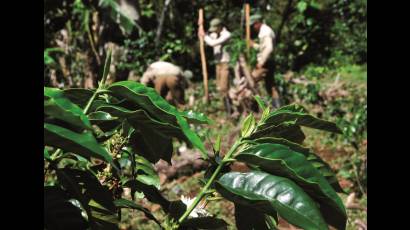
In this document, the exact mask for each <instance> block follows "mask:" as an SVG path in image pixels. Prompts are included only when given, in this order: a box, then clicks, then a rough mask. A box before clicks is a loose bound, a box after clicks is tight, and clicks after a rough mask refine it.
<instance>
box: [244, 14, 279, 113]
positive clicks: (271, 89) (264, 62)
mask: <svg viewBox="0 0 410 230" xmlns="http://www.w3.org/2000/svg"><path fill="white" fill-rule="evenodd" d="M250 25H251V26H252V29H253V31H255V32H256V33H257V34H258V40H259V43H255V42H251V46H252V47H253V48H255V49H257V50H258V54H257V64H256V68H255V69H254V70H253V71H252V77H253V78H255V80H256V81H260V80H261V79H264V80H265V89H266V91H267V92H268V94H269V95H270V96H271V97H272V106H273V107H274V108H278V107H280V106H281V105H280V99H279V93H278V91H277V90H276V88H275V77H274V74H275V61H274V58H273V55H272V53H273V51H274V41H275V33H274V32H273V30H272V28H271V27H269V26H268V25H266V24H265V23H264V22H263V18H262V15H260V14H255V15H252V16H251V17H250Z"/></svg>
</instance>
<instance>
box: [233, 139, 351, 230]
mask: <svg viewBox="0 0 410 230" xmlns="http://www.w3.org/2000/svg"><path fill="white" fill-rule="evenodd" d="M235 158H236V159H237V160H239V161H242V162H246V163H249V164H252V165H256V166H258V167H259V168H260V169H261V170H263V171H265V172H269V173H272V174H275V175H279V176H283V177H286V178H290V179H292V180H293V181H294V182H295V183H296V184H298V185H299V186H300V187H302V188H303V189H304V190H305V192H306V193H307V194H309V195H310V196H311V197H312V198H314V199H315V200H316V201H317V202H318V203H319V204H320V210H321V212H322V214H323V216H324V218H325V220H326V221H327V222H328V223H329V224H330V225H332V226H335V227H336V228H338V229H344V228H345V227H346V219H347V216H346V210H345V208H344V205H343V202H342V200H341V199H340V198H339V196H338V195H337V194H336V192H335V191H334V190H333V188H332V187H331V186H330V184H329V183H328V182H327V180H326V179H325V178H324V177H323V176H322V175H321V173H320V172H319V171H318V170H317V169H316V168H315V167H314V166H313V165H312V164H311V163H310V162H309V161H308V160H307V159H306V157H305V156H304V155H303V154H302V153H298V152H295V151H293V150H291V149H290V148H289V147H287V146H284V145H280V144H260V145H256V146H252V147H250V148H247V149H245V150H244V151H242V152H240V153H239V154H237V155H236V156H235Z"/></svg>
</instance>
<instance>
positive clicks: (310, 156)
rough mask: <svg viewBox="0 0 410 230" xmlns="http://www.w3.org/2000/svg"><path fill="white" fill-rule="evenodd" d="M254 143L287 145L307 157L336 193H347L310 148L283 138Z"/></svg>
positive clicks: (328, 166) (272, 138) (264, 139)
mask: <svg viewBox="0 0 410 230" xmlns="http://www.w3.org/2000/svg"><path fill="white" fill-rule="evenodd" d="M254 141H255V142H256V143H259V144H263V143H271V144H281V145H286V146H288V147H289V148H290V149H292V150H293V151H295V152H299V153H302V154H303V155H305V157H306V158H307V160H308V161H309V162H310V163H311V164H312V165H313V167H315V168H316V169H317V170H319V171H320V173H321V174H322V176H324V177H325V178H326V180H327V182H329V184H330V185H331V186H332V187H333V189H334V190H335V191H336V192H340V193H345V191H343V189H342V188H341V187H340V185H339V181H338V180H337V177H336V173H335V172H334V171H333V170H332V168H331V167H330V165H329V164H328V163H326V162H325V161H323V160H322V159H321V158H320V157H319V156H317V155H316V154H314V153H313V152H311V151H310V150H309V148H305V147H303V146H301V145H299V144H296V143H293V142H291V141H288V140H286V139H283V138H274V137H262V138H259V139H256V140H254Z"/></svg>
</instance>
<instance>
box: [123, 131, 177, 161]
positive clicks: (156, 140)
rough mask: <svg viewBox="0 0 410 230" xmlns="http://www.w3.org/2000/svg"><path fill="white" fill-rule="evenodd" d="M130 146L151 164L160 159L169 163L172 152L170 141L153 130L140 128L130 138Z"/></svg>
mask: <svg viewBox="0 0 410 230" xmlns="http://www.w3.org/2000/svg"><path fill="white" fill-rule="evenodd" d="M129 142H130V145H131V147H132V149H133V150H134V152H136V153H138V154H140V155H141V156H143V157H145V158H146V159H148V160H149V161H150V162H152V163H154V164H155V163H157V162H158V161H159V160H160V159H163V160H165V161H167V162H168V163H171V157H172V152H173V147H172V139H171V138H169V137H165V136H163V135H161V134H159V133H158V132H156V131H155V130H153V129H150V128H144V127H143V126H141V127H140V128H139V130H135V131H134V132H133V133H132V134H131V136H130V141H129Z"/></svg>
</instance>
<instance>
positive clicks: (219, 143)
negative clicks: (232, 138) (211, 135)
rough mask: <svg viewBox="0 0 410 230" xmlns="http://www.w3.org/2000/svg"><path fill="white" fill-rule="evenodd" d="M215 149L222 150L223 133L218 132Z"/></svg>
mask: <svg viewBox="0 0 410 230" xmlns="http://www.w3.org/2000/svg"><path fill="white" fill-rule="evenodd" d="M215 151H216V152H217V153H219V151H221V135H220V134H218V136H217V137H216V141H215Z"/></svg>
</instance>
